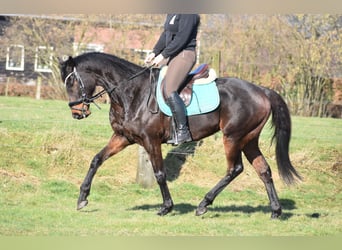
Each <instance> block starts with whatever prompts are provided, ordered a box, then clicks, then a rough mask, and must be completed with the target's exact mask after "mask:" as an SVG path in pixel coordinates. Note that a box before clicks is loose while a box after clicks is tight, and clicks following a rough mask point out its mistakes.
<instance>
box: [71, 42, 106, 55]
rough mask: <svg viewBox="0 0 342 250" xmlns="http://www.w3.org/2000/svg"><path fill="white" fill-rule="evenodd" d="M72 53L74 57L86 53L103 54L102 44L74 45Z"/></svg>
mask: <svg viewBox="0 0 342 250" xmlns="http://www.w3.org/2000/svg"><path fill="white" fill-rule="evenodd" d="M73 47H74V52H75V54H76V55H79V54H83V53H87V52H103V50H104V45H103V44H95V43H88V44H84V43H81V44H79V43H74V45H73Z"/></svg>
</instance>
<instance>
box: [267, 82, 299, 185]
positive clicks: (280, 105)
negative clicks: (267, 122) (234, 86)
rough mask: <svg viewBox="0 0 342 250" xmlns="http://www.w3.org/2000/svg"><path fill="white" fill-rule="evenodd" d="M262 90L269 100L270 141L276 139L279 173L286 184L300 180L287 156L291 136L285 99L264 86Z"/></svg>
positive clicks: (289, 118)
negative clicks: (271, 132) (270, 115)
mask: <svg viewBox="0 0 342 250" xmlns="http://www.w3.org/2000/svg"><path fill="white" fill-rule="evenodd" d="M264 91H265V93H266V95H267V96H268V97H269V100H270V102H271V109H272V127H273V128H274V134H273V137H272V141H274V140H275V141H276V159H277V165H278V171H279V175H280V177H281V178H282V180H283V181H284V182H285V183H286V184H288V185H290V184H293V183H295V182H296V178H297V179H298V180H302V178H301V176H300V175H299V174H298V173H297V171H296V170H295V168H294V167H293V165H292V164H291V161H290V158H289V143H290V138H291V117H290V112H289V109H288V107H287V105H286V103H285V101H284V100H283V98H282V97H281V96H280V95H279V94H277V93H276V92H275V91H273V90H270V89H266V88H265V89H264ZM295 177H296V178H295Z"/></svg>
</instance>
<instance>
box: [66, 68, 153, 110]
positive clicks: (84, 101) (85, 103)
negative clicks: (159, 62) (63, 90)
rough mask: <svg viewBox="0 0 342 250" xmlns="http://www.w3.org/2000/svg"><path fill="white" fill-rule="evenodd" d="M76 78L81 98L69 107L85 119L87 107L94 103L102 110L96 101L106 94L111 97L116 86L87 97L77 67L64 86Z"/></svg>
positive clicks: (68, 76)
mask: <svg viewBox="0 0 342 250" xmlns="http://www.w3.org/2000/svg"><path fill="white" fill-rule="evenodd" d="M153 66H154V65H150V66H148V67H144V68H143V69H142V70H141V71H139V72H138V73H136V74H134V75H132V76H131V77H129V78H128V79H126V80H124V81H122V83H123V82H128V81H131V80H133V79H134V78H136V77H138V76H139V75H141V74H143V73H144V72H145V71H146V70H148V69H152V67H153ZM72 76H74V77H75V78H76V80H77V82H78V83H79V87H80V90H81V98H80V99H78V100H76V101H73V102H69V103H68V105H69V107H70V109H72V110H77V111H81V112H82V116H83V117H86V116H87V109H86V108H85V107H87V106H89V105H90V104H91V103H94V105H95V106H96V107H97V108H98V109H101V108H100V106H98V105H97V104H96V103H95V100H96V99H98V98H100V97H102V96H103V95H104V94H105V93H106V92H107V94H108V95H110V94H111V93H112V92H113V91H114V90H115V88H116V86H114V87H112V88H110V89H109V90H106V89H103V90H101V91H100V92H98V93H97V94H95V95H93V96H91V97H87V94H86V91H85V86H84V83H83V81H82V78H81V76H80V74H79V73H78V72H77V70H76V67H74V69H73V71H72V72H70V73H69V74H68V75H67V77H66V78H65V80H64V84H65V85H66V84H67V81H68V79H69V78H70V77H72ZM79 104H82V108H78V107H75V106H76V105H79Z"/></svg>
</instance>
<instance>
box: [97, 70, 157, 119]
mask: <svg viewBox="0 0 342 250" xmlns="http://www.w3.org/2000/svg"><path fill="white" fill-rule="evenodd" d="M114 79H115V80H110V81H108V82H107V84H106V85H107V86H102V87H104V88H105V89H107V91H112V92H111V93H108V94H109V97H110V99H111V103H112V108H115V112H117V113H118V115H119V116H118V117H117V118H119V117H120V119H126V118H129V116H127V114H128V113H130V114H136V112H137V111H138V109H140V106H141V105H143V103H146V102H144V99H146V98H147V97H148V93H149V91H150V88H151V87H152V86H150V85H149V79H148V78H146V76H144V75H141V76H137V77H135V78H134V79H129V77H127V75H124V76H123V75H116V77H115V78H114ZM119 113H120V114H119Z"/></svg>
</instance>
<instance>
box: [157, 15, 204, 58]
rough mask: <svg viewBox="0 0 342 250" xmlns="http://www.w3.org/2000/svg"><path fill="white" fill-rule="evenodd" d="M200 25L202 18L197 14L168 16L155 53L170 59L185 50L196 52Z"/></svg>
mask: <svg viewBox="0 0 342 250" xmlns="http://www.w3.org/2000/svg"><path fill="white" fill-rule="evenodd" d="M199 23H200V17H199V15H197V14H168V15H167V16H166V21H165V24H164V31H163V32H162V34H161V35H160V37H159V40H158V42H157V43H156V45H155V46H154V48H153V52H154V53H155V54H156V55H158V54H160V53H161V54H162V55H163V57H164V58H168V57H174V56H176V55H177V54H178V53H179V52H181V51H182V50H184V49H186V50H195V48H196V36H197V30H198V26H199Z"/></svg>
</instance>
